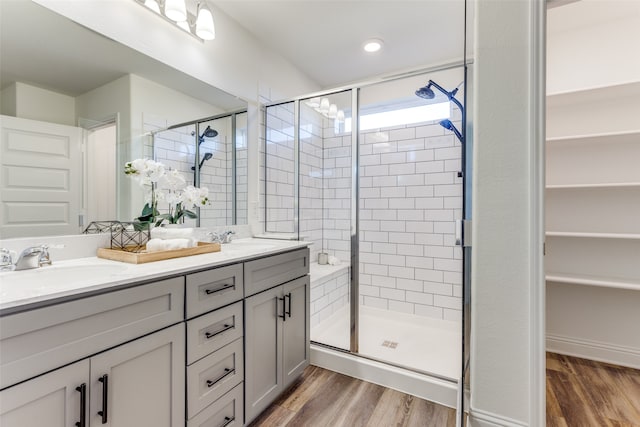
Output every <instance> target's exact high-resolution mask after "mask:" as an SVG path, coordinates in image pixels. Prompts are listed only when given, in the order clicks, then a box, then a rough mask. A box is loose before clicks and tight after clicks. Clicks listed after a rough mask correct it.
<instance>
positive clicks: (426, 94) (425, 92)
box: [416, 83, 436, 99]
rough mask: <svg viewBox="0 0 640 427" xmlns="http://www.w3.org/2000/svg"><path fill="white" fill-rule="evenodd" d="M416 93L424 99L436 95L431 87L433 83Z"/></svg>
mask: <svg viewBox="0 0 640 427" xmlns="http://www.w3.org/2000/svg"><path fill="white" fill-rule="evenodd" d="M416 95H417V96H419V97H420V98H423V99H433V98H434V97H435V96H436V94H435V93H433V90H432V89H431V83H429V84H428V85H426V86H424V87H421V88H420V89H418V90H417V91H416Z"/></svg>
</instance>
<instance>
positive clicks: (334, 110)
mask: <svg viewBox="0 0 640 427" xmlns="http://www.w3.org/2000/svg"><path fill="white" fill-rule="evenodd" d="M337 116H338V106H337V105H336V104H331V105H330V106H329V112H328V113H327V117H329V118H330V119H335V118H336V117H337Z"/></svg>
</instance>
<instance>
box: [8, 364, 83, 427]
mask: <svg viewBox="0 0 640 427" xmlns="http://www.w3.org/2000/svg"><path fill="white" fill-rule="evenodd" d="M88 380H89V360H83V361H81V362H77V363H74V364H72V365H69V366H67V367H64V368H61V369H57V370H55V371H53V372H50V373H48V374H45V375H42V376H40V377H37V378H34V379H32V380H29V381H26V382H24V383H22V384H18V385H15V386H13V387H9V388H7V389H5V390H3V391H2V392H0V426H2V427H27V426H47V427H69V426H75V425H76V423H80V422H81V419H82V417H84V420H85V422H86V421H88V419H87V418H86V417H87V416H88V414H87V407H88V405H85V406H84V408H83V407H82V406H83V405H81V402H82V399H83V398H84V399H86V398H87V397H88V395H89V390H88V384H87V382H88ZM83 384H84V391H82V389H81V387H82V385H83ZM76 388H77V389H78V390H76ZM83 394H84V396H83ZM85 402H86V401H85ZM82 409H84V413H83V414H82V413H81V412H80V411H81V410H82ZM78 425H83V424H78ZM84 425H87V426H88V423H85V424H84Z"/></svg>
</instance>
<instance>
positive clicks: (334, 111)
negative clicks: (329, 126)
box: [305, 96, 344, 123]
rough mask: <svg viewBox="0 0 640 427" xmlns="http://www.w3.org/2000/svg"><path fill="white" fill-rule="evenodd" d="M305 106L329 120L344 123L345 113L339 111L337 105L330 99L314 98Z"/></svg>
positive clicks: (307, 101)
mask: <svg viewBox="0 0 640 427" xmlns="http://www.w3.org/2000/svg"><path fill="white" fill-rule="evenodd" d="M305 104H306V105H307V106H309V107H311V108H313V109H314V110H316V111H317V112H318V113H320V114H322V116H324V117H326V118H327V119H331V120H335V121H336V122H337V123H344V111H343V110H338V106H337V105H336V104H332V103H331V101H330V100H329V98H320V97H319V96H318V97H314V98H309V99H308V100H306V101H305Z"/></svg>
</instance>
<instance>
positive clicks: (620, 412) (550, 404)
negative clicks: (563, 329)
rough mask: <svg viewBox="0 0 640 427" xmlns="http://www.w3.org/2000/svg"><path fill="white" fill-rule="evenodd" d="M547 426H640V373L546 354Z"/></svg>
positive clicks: (589, 361) (575, 358)
mask: <svg viewBox="0 0 640 427" xmlns="http://www.w3.org/2000/svg"><path fill="white" fill-rule="evenodd" d="M547 426H548V427H588V426H589V427H590V426H594V427H631V426H633V427H638V426H640V370H636V369H630V368H625V367H621V366H615V365H609V364H606V363H601V362H594V361H591V360H586V359H579V358H577V357H570V356H563V355H560V354H554V353H547Z"/></svg>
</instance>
